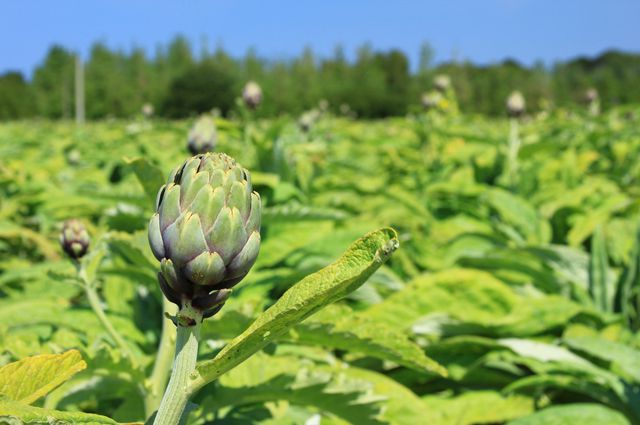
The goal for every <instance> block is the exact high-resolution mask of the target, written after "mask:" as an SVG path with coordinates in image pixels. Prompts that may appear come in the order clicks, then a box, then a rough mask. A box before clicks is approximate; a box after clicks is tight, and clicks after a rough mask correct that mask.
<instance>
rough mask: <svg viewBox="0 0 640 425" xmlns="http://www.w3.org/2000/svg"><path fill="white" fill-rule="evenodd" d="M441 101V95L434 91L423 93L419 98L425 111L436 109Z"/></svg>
mask: <svg viewBox="0 0 640 425" xmlns="http://www.w3.org/2000/svg"><path fill="white" fill-rule="evenodd" d="M441 100H442V95H441V94H440V93H438V92H436V91H431V92H428V93H424V94H423V95H422V97H421V98H420V101H421V103H422V107H423V108H424V109H425V110H427V111H428V110H431V109H434V108H437V107H438V105H439V104H440V101H441Z"/></svg>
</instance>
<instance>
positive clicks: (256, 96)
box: [242, 81, 262, 109]
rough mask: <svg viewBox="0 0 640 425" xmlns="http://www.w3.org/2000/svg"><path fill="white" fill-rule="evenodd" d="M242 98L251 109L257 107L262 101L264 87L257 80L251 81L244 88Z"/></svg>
mask: <svg viewBox="0 0 640 425" xmlns="http://www.w3.org/2000/svg"><path fill="white" fill-rule="evenodd" d="M242 100H244V103H245V105H247V107H249V108H250V109H256V108H257V107H258V105H260V103H261V102H262V89H261V88H260V86H259V85H258V83H256V82H255V81H249V82H248V83H247V84H245V86H244V89H243V90H242Z"/></svg>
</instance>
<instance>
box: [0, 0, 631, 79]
mask: <svg viewBox="0 0 640 425" xmlns="http://www.w3.org/2000/svg"><path fill="white" fill-rule="evenodd" d="M639 21H640V1H638V0H600V1H596V0H555V1H552V0H486V1H482V0H438V1H418V0H412V1H409V0H386V1H381V0H351V1H349V0H321V1H318V0H316V1H308V0H237V1H231V0H209V1H204V0H174V1H170V0H108V1H107V0H84V1H81V0H15V1H13V0H4V1H3V2H2V4H1V5H0V40H1V41H0V72H4V71H7V70H19V71H22V72H24V73H26V74H27V75H30V74H31V72H32V71H33V69H34V67H35V66H36V65H37V64H38V63H39V62H41V61H42V59H43V58H44V55H45V53H46V51H47V49H48V48H49V46H50V45H51V44H53V43H59V44H62V45H64V46H66V47H68V48H70V49H72V50H75V51H79V52H80V53H81V54H82V55H83V56H84V57H87V55H88V52H89V49H90V46H91V44H92V43H93V42H95V41H103V42H106V43H107V44H108V45H109V46H110V47H112V48H119V49H124V50H128V49H130V48H131V47H133V46H138V47H143V48H145V49H146V50H147V51H148V52H150V53H151V52H153V51H154V50H155V47H156V46H157V45H158V44H161V43H163V44H166V43H167V42H168V41H169V40H170V39H171V38H172V37H173V36H175V35H176V34H179V33H180V34H184V35H185V36H187V37H188V38H189V39H190V40H191V41H192V42H193V44H194V47H195V50H196V51H199V50H200V49H201V46H202V44H201V43H202V40H203V38H205V37H206V39H207V40H208V45H209V47H210V48H211V49H213V48H214V47H215V46H216V44H218V43H222V45H223V46H224V47H225V49H227V50H228V51H229V52H231V54H233V55H242V54H243V53H244V52H246V50H247V49H248V48H249V47H255V48H256V49H257V51H258V54H259V55H260V56H263V57H269V58H287V57H292V56H294V55H296V54H298V53H299V52H301V50H302V49H303V48H304V47H305V46H310V47H312V48H313V49H314V51H315V52H317V53H318V54H319V55H321V56H328V55H330V54H331V53H332V52H333V50H334V47H335V46H336V44H338V43H341V44H342V45H343V46H344V48H345V50H346V51H347V53H348V54H350V55H353V54H354V51H355V49H356V48H357V47H358V46H359V45H361V44H363V43H365V42H370V43H371V45H372V46H373V47H375V48H378V49H388V48H400V49H402V50H404V51H405V52H406V53H407V54H408V55H409V57H410V59H411V61H412V65H414V66H415V64H416V62H417V57H418V51H419V47H420V44H421V43H422V41H428V42H429V43H430V44H431V45H432V46H433V48H434V50H435V53H436V56H435V59H436V61H438V62H439V61H445V60H450V59H452V58H458V59H470V60H472V61H474V62H478V63H489V62H494V61H499V60H502V59H504V58H507V57H511V58H516V59H518V60H520V61H522V62H524V63H526V64H531V63H533V62H534V61H535V60H536V59H541V60H543V61H544V62H545V63H552V62H553V61H555V60H558V59H566V58H571V57H574V56H576V55H596V54H598V53H600V52H602V51H603V50H606V49H609V48H617V49H621V50H626V51H635V52H640V25H639Z"/></svg>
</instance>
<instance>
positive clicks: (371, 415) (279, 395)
mask: <svg viewBox="0 0 640 425" xmlns="http://www.w3.org/2000/svg"><path fill="white" fill-rule="evenodd" d="M265 364H268V365H269V367H268V368H265V367H264V365H265ZM350 372H351V370H350V369H349V368H344V369H341V368H339V367H336V368H329V367H321V366H316V365H314V364H313V363H312V362H310V361H308V360H300V359H298V358H295V357H290V356H287V357H285V356H282V357H281V356H266V355H260V354H256V355H255V356H253V357H251V358H250V359H249V360H247V361H246V362H244V363H242V364H241V365H239V366H238V367H236V368H235V369H233V370H231V371H229V373H227V374H225V375H224V376H222V377H221V378H220V381H219V383H220V386H219V387H216V388H215V389H213V390H212V391H210V395H207V396H206V397H205V400H204V401H203V402H202V403H201V405H202V409H203V410H204V412H211V411H216V410H220V409H222V408H224V407H228V406H243V405H248V404H254V403H265V402H269V401H282V400H286V401H288V402H289V403H291V404H295V405H299V406H312V407H315V408H317V409H319V410H320V411H322V412H327V413H331V414H333V415H335V416H337V417H339V418H342V419H344V420H346V421H348V422H349V423H353V424H363V425H365V424H366V425H381V424H382V423H383V422H382V421H381V420H380V414H381V407H382V406H381V402H382V401H384V400H385V398H386V397H384V396H379V395H376V394H375V393H374V392H373V388H372V387H373V385H372V384H371V383H370V382H368V381H367V380H365V379H361V378H355V377H352V376H351V374H350Z"/></svg>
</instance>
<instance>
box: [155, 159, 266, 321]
mask: <svg viewBox="0 0 640 425" xmlns="http://www.w3.org/2000/svg"><path fill="white" fill-rule="evenodd" d="M260 214H261V203H260V196H259V195H258V193H256V192H254V191H253V190H252V187H251V178H250V175H249V172H248V171H247V170H245V169H244V168H242V167H241V166H240V165H239V164H237V163H236V161H235V160H234V159H233V158H231V157H229V156H227V155H226V154H223V153H207V154H201V155H197V156H194V157H193V158H191V159H189V160H187V161H186V162H185V163H184V164H183V165H182V166H180V167H178V168H177V169H176V170H175V171H173V172H172V173H171V175H170V177H169V180H168V181H167V184H166V185H164V186H162V188H160V191H159V192H158V196H157V200H156V213H155V214H154V215H153V217H152V218H151V220H150V222H149V243H150V245H151V250H152V251H153V254H154V255H155V257H156V258H157V259H158V260H160V273H159V274H158V280H159V283H160V288H161V289H162V292H163V293H164V294H165V296H166V297H167V299H168V300H169V301H171V302H173V303H175V304H177V305H178V306H179V307H180V308H181V309H183V308H185V307H189V308H193V309H195V310H197V311H199V312H200V313H201V314H202V315H203V317H209V316H211V315H213V314H215V313H216V312H217V311H218V310H219V309H220V308H221V307H222V304H224V302H225V301H226V299H227V298H228V297H229V295H230V293H231V288H232V287H233V286H234V285H236V284H237V283H238V282H240V281H241V280H242V279H243V278H244V277H245V276H246V275H247V273H248V272H249V269H250V268H251V266H253V263H254V262H255V260H256V257H257V256H258V250H259V248H260Z"/></svg>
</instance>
